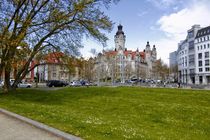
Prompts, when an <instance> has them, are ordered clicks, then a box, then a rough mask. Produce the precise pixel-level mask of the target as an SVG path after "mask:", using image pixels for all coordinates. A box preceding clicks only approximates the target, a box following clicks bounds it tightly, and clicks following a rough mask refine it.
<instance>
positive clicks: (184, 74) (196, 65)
mask: <svg viewBox="0 0 210 140" xmlns="http://www.w3.org/2000/svg"><path fill="white" fill-rule="evenodd" d="M209 35H210V27H206V28H201V27H200V25H194V26H192V28H191V29H190V30H188V35H187V38H186V39H185V40H184V41H181V42H180V43H179V44H178V50H177V61H178V71H179V76H178V78H179V82H181V83H185V84H204V85H205V84H209V83H210V79H209V78H210V77H209V76H210V71H209V51H210V48H209V47H208V46H209V44H210V40H209V37H210V36H209Z"/></svg>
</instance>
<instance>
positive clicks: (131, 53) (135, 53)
mask: <svg viewBox="0 0 210 140" xmlns="http://www.w3.org/2000/svg"><path fill="white" fill-rule="evenodd" d="M123 53H124V55H125V56H128V55H131V58H132V59H134V57H135V56H136V55H137V54H140V56H141V58H143V59H145V52H138V51H132V50H126V51H124V52H123ZM104 54H105V55H106V56H116V55H117V54H118V52H117V51H108V52H105V53H104Z"/></svg>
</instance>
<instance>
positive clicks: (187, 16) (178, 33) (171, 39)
mask: <svg viewBox="0 0 210 140" xmlns="http://www.w3.org/2000/svg"><path fill="white" fill-rule="evenodd" d="M209 3H210V1H207V0H201V1H199V2H198V0H193V3H192V4H191V5H189V6H187V7H186V8H184V9H182V10H180V11H178V12H175V13H171V14H169V15H165V16H162V17H161V18H160V19H159V20H158V21H157V25H158V27H159V30H160V31H162V32H163V33H164V34H165V35H166V37H165V38H162V39H161V40H157V44H158V46H160V47H161V49H160V50H159V52H160V56H161V57H162V58H163V59H164V61H168V60H167V58H168V55H169V53H170V52H172V51H175V50H176V49H177V44H178V43H179V42H180V40H184V39H185V38H186V35H187V30H188V29H190V28H191V26H193V25H194V24H200V25H201V26H202V27H205V26H208V25H210V18H209V17H210V5H209ZM162 49H163V50H162ZM166 54H168V55H167V56H166Z"/></svg>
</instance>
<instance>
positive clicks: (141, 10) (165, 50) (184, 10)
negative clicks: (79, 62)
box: [81, 0, 210, 64]
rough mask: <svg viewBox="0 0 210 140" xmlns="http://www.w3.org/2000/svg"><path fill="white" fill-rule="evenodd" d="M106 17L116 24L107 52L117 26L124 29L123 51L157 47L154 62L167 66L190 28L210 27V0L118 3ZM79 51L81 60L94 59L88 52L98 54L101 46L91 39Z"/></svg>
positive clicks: (85, 40)
mask: <svg viewBox="0 0 210 140" xmlns="http://www.w3.org/2000/svg"><path fill="white" fill-rule="evenodd" d="M105 13H106V14H107V15H108V16H109V17H110V18H111V20H112V21H113V22H114V23H115V25H114V28H113V30H112V32H111V33H106V35H107V36H108V38H109V40H108V42H107V47H106V48H104V49H105V50H106V49H113V48H114V47H115V44H114V35H115V34H116V32H117V26H118V25H119V24H122V25H123V31H124V33H125V35H126V43H125V47H126V48H127V49H129V50H133V51H134V50H136V49H137V48H138V49H139V50H140V51H143V50H144V49H145V46H146V43H147V41H149V42H150V45H151V46H152V45H156V48H157V58H161V59H162V60H163V61H164V62H165V63H167V64H168V62H169V53H170V52H173V51H176V50H177V46H178V43H179V42H180V41H181V40H184V39H185V38H186V36H187V30H188V29H190V28H191V27H192V26H193V25H195V24H199V25H201V27H206V26H210V0H121V1H120V2H119V3H118V4H117V5H111V7H110V8H109V9H108V10H105ZM83 45H84V46H85V47H84V48H83V49H81V54H82V55H83V57H85V58H88V57H91V56H93V54H91V52H90V50H91V49H92V48H94V49H96V51H97V52H101V51H102V50H103V46H102V45H101V44H99V43H97V42H96V41H94V40H91V39H84V40H83Z"/></svg>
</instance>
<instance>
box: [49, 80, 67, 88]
mask: <svg viewBox="0 0 210 140" xmlns="http://www.w3.org/2000/svg"><path fill="white" fill-rule="evenodd" d="M46 85H47V86H48V87H65V86H67V85H68V83H67V82H65V81H60V80H49V81H47V83H46Z"/></svg>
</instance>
